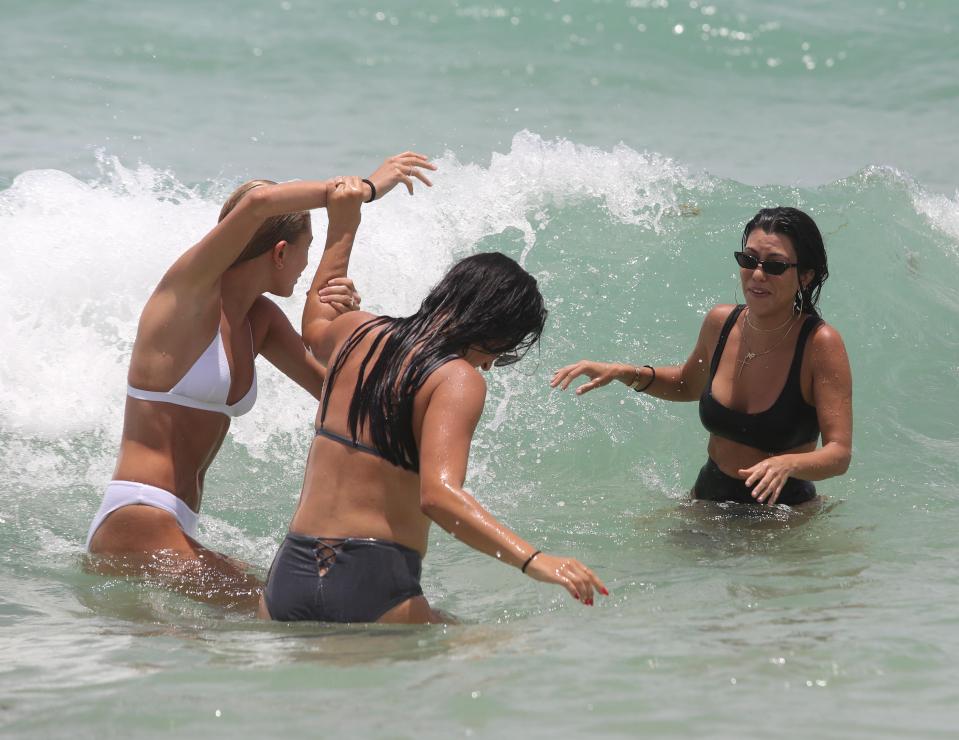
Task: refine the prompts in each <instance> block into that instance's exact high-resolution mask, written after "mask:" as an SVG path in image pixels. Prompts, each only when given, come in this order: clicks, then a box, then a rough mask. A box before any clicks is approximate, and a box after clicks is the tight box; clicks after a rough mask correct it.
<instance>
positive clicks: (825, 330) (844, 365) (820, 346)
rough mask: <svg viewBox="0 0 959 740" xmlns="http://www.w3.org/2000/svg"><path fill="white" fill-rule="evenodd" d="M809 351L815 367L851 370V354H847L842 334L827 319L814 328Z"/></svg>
mask: <svg viewBox="0 0 959 740" xmlns="http://www.w3.org/2000/svg"><path fill="white" fill-rule="evenodd" d="M807 352H808V353H809V358H810V359H811V360H812V364H813V366H814V367H819V368H825V369H828V370H830V371H833V370H841V371H843V372H845V373H848V372H849V356H848V355H847V354H846V345H845V343H844V342H843V341H842V336H841V335H840V334H839V332H838V331H837V330H836V328H835V327H833V326H831V325H829V324H827V323H826V322H825V321H822V322H820V323H819V325H818V326H817V327H816V328H815V329H813V332H812V334H811V335H810V337H809V347H808V348H807Z"/></svg>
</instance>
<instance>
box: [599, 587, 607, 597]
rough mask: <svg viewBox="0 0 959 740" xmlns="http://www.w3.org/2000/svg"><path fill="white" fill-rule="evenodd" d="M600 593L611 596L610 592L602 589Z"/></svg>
mask: <svg viewBox="0 0 959 740" xmlns="http://www.w3.org/2000/svg"><path fill="white" fill-rule="evenodd" d="M599 592H600V593H601V594H602V595H603V596H609V591H607V590H606V589H605V588H601V589H600V590H599Z"/></svg>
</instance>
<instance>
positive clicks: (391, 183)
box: [369, 152, 436, 200]
mask: <svg viewBox="0 0 959 740" xmlns="http://www.w3.org/2000/svg"><path fill="white" fill-rule="evenodd" d="M435 169H436V165H435V164H433V163H432V162H430V160H429V157H427V156H426V155H425V154H417V153H416V152H403V153H402V154H397V155H396V156H395V157H390V158H389V159H387V160H386V161H385V162H383V164H381V165H380V166H379V167H378V168H377V170H376V172H374V173H373V174H372V175H370V176H369V180H370V181H371V182H372V183H373V184H374V185H375V186H376V199H377V200H379V199H380V198H382V197H383V196H384V195H386V194H387V193H388V192H390V191H391V190H392V189H393V188H395V187H396V186H397V185H398V184H399V183H403V184H404V185H405V186H406V189H407V190H408V191H409V193H410V195H412V194H413V178H416V179H417V180H419V181H420V182H421V183H423V184H424V185H426V186H427V187H433V183H432V182H430V179H429V178H428V177H427V176H426V175H425V174H424V173H423V170H435Z"/></svg>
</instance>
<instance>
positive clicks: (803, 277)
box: [799, 270, 816, 290]
mask: <svg viewBox="0 0 959 740" xmlns="http://www.w3.org/2000/svg"><path fill="white" fill-rule="evenodd" d="M814 277H816V271H815V270H805V271H804V272H803V273H802V274H800V276H799V284H800V285H802V287H803V290H805V289H806V288H808V287H809V284H810V283H811V282H812V281H813V278H814Z"/></svg>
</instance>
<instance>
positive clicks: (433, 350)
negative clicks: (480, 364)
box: [320, 252, 546, 471]
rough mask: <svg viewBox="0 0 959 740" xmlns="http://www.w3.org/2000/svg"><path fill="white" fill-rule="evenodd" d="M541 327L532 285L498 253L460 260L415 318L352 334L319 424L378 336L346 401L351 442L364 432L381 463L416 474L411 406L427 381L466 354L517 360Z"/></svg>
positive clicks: (369, 324) (375, 322)
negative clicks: (341, 381)
mask: <svg viewBox="0 0 959 740" xmlns="http://www.w3.org/2000/svg"><path fill="white" fill-rule="evenodd" d="M545 323H546V307H545V305H544V303H543V296H542V295H541V294H540V292H539V288H538V287H537V285H536V278H534V277H533V276H532V275H530V274H529V273H528V272H526V270H524V269H523V268H522V267H520V266H519V265H518V264H517V263H516V262H515V261H514V260H512V259H510V258H509V257H507V256H506V255H504V254H500V253H499V252H486V253H483V254H476V255H473V256H472V257H467V258H466V259H463V260H460V261H459V262H457V263H456V264H455V265H453V267H452V268H451V269H450V271H449V272H448V273H446V276H445V277H444V278H443V279H442V280H441V281H440V282H439V284H438V285H436V286H435V287H434V288H433V289H432V290H431V291H430V293H429V295H427V296H426V299H425V300H424V301H423V303H422V305H421V306H420V308H419V310H418V311H417V312H416V313H415V314H413V315H412V316H408V317H406V318H392V317H390V316H379V317H377V318H374V319H370V320H369V321H366V322H364V323H363V324H362V325H360V326H359V327H358V328H357V329H356V331H354V332H353V334H352V335H351V336H350V338H349V339H348V340H347V341H346V343H345V344H344V345H343V347H342V349H341V350H340V351H339V353H338V354H337V356H336V359H335V361H334V362H333V365H332V366H331V367H330V369H329V373H328V375H327V380H326V389H325V392H324V394H323V403H322V412H321V414H320V425H321V426H322V424H323V421H324V420H325V418H326V410H327V406H328V405H329V401H330V389H331V388H332V387H333V383H334V381H335V379H336V376H337V375H338V374H339V372H340V370H341V369H342V368H343V365H344V363H345V362H346V360H347V358H348V357H349V355H350V354H351V353H352V352H353V351H354V350H355V349H356V348H357V347H358V346H359V345H360V344H361V343H362V342H363V340H364V339H365V338H366V337H367V336H368V335H369V334H370V332H373V331H375V330H377V329H382V330H381V331H379V333H378V334H377V336H376V337H375V338H374V339H373V342H372V344H371V345H370V348H369V350H368V351H367V353H366V355H365V356H364V357H363V361H362V362H361V363H360V368H359V372H358V374H357V380H356V387H355V389H354V391H353V398H352V400H351V401H350V410H349V417H348V424H349V430H350V437H351V438H352V440H353V442H354V444H355V443H356V441H357V440H358V438H359V433H360V431H362V430H366V429H368V430H369V434H370V439H371V441H372V443H373V447H374V448H375V449H376V450H377V452H379V453H380V454H381V455H382V456H383V457H384V458H385V459H386V460H388V461H389V462H391V463H393V464H394V465H397V466H399V467H401V468H404V469H405V470H413V471H418V470H419V450H418V449H417V447H416V440H415V439H414V437H413V399H414V397H415V396H416V392H417V391H418V390H419V389H420V388H421V387H422V385H423V383H425V382H426V379H427V378H428V377H429V376H430V374H431V373H433V372H434V371H435V370H436V369H437V368H439V367H440V366H441V365H444V364H445V363H447V362H449V361H450V360H454V359H457V358H459V357H462V356H463V355H464V354H465V353H466V352H467V351H468V350H469V349H478V350H480V351H483V352H489V353H492V354H500V353H507V352H508V353H515V354H517V355H518V356H522V355H524V354H525V353H526V352H527V351H529V349H530V348H531V347H532V346H533V345H535V344H536V343H537V342H538V341H539V338H540V335H541V334H542V332H543V326H544V325H545ZM381 347H382V349H380V348H381ZM377 351H379V356H376V355H377ZM374 356H376V359H375V361H374V360H373V358H374ZM511 359H512V358H511Z"/></svg>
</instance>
